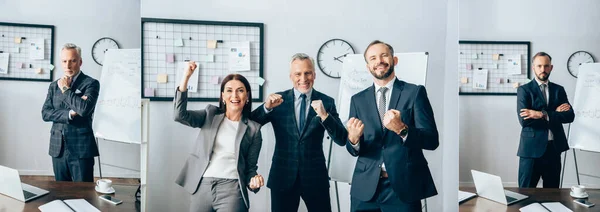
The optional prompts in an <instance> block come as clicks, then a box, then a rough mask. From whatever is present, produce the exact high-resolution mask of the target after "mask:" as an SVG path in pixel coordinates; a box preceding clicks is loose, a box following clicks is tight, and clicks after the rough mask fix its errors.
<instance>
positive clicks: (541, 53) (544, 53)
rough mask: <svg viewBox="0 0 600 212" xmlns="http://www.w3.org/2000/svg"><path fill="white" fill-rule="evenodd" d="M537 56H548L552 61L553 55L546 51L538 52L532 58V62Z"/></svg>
mask: <svg viewBox="0 0 600 212" xmlns="http://www.w3.org/2000/svg"><path fill="white" fill-rule="evenodd" d="M536 57H548V59H550V62H552V57H550V55H549V54H548V53H546V52H538V53H536V54H535V55H533V57H532V58H531V63H533V61H534V60H535V58H536Z"/></svg>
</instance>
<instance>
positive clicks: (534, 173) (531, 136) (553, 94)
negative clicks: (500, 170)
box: [517, 80, 575, 188]
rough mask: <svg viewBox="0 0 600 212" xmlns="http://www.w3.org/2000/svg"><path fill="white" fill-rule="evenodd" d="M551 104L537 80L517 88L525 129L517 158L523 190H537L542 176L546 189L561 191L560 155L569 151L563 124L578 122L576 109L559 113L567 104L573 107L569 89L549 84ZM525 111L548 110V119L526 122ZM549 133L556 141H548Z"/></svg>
mask: <svg viewBox="0 0 600 212" xmlns="http://www.w3.org/2000/svg"><path fill="white" fill-rule="evenodd" d="M547 89H548V94H549V95H548V104H546V101H545V100H544V97H543V94H542V90H541V89H540V85H539V84H538V82H537V81H536V80H531V82H529V83H527V84H525V85H522V86H520V87H519V88H518V89H517V116H518V117H519V123H520V124H521V126H522V129H521V139H520V142H519V150H518V152H517V156H519V157H520V160H519V187H522V188H528V187H536V186H537V183H538V181H539V178H540V176H541V177H542V178H543V179H544V187H545V188H546V187H550V188H558V186H559V181H560V167H561V162H560V154H561V153H562V152H564V151H566V150H568V149H569V144H568V143H567V137H566V136H565V131H564V130H563V126H562V124H563V123H571V122H573V120H574V119H575V113H574V112H573V108H572V107H571V109H569V110H568V111H564V112H557V111H556V108H558V106H560V105H561V104H563V103H567V104H569V100H568V99H567V93H566V92H565V89H564V88H563V87H562V86H560V85H557V84H555V83H552V82H549V83H548V88H547ZM521 109H531V110H536V111H545V112H546V113H547V114H548V120H546V119H527V120H525V119H523V117H521V116H520V115H519V114H520V113H521ZM548 130H550V131H551V132H552V134H553V137H554V139H553V140H552V141H548Z"/></svg>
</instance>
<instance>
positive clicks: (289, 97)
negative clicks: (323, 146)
mask: <svg viewBox="0 0 600 212" xmlns="http://www.w3.org/2000/svg"><path fill="white" fill-rule="evenodd" d="M283 98H284V99H283V103H282V104H283V105H280V106H284V108H289V110H287V112H285V113H288V114H286V116H285V117H288V123H294V130H292V131H294V133H293V134H294V135H296V137H298V138H299V137H300V133H299V132H298V122H297V121H296V108H295V105H294V101H295V99H294V89H291V90H290V91H289V92H288V93H287V94H286V95H285V96H283Z"/></svg>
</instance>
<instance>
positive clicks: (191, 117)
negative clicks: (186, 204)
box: [173, 90, 262, 208]
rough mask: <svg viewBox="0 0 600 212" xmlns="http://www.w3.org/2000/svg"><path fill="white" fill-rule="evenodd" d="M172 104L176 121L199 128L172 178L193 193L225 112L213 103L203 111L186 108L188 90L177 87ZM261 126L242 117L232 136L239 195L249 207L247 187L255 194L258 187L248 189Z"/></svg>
mask: <svg viewBox="0 0 600 212" xmlns="http://www.w3.org/2000/svg"><path fill="white" fill-rule="evenodd" d="M173 103H174V114H173V115H174V119H175V121H177V122H179V123H182V124H184V125H187V126H190V127H194V128H201V129H202V130H200V134H199V135H198V138H197V139H196V143H195V145H194V148H193V149H192V152H191V153H190V156H189V157H188V159H187V161H186V163H185V165H184V166H183V169H182V170H181V172H180V173H179V176H178V177H177V180H176V181H175V182H176V183H177V184H179V185H180V186H182V187H183V188H184V189H185V190H186V191H188V192H189V193H190V194H194V193H196V191H197V190H198V185H199V184H200V181H201V180H202V175H204V172H205V171H206V168H207V167H208V162H209V161H210V156H211V153H212V150H213V145H214V143H215V138H216V136H217V131H218V129H219V125H220V124H221V122H222V121H223V119H224V118H225V114H224V113H223V112H221V111H219V108H218V107H217V106H214V105H208V106H206V109H204V110H187V92H179V90H177V93H176V94H175V99H174V101H173ZM260 127H261V126H260V124H258V123H256V122H254V121H251V120H249V119H248V118H247V117H242V120H241V121H240V125H239V127H238V131H237V135H236V137H235V147H236V148H235V151H236V155H237V161H238V164H237V171H238V175H239V178H238V182H239V186H240V191H242V197H243V198H244V202H245V203H246V207H248V208H250V201H249V199H248V191H247V190H246V188H248V190H250V191H252V192H254V193H256V192H258V190H259V189H256V190H251V189H250V188H249V187H248V184H249V183H250V179H251V178H252V177H254V176H256V174H257V173H256V170H257V169H258V166H257V165H256V163H257V162H258V155H259V153H260V148H261V146H262V135H261V133H260Z"/></svg>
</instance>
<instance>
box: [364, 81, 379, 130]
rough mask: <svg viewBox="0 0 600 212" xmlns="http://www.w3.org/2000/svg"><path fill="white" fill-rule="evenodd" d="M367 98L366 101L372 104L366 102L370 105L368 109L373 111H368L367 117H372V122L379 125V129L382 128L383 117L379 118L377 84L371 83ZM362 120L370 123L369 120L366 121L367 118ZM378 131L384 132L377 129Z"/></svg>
mask: <svg viewBox="0 0 600 212" xmlns="http://www.w3.org/2000/svg"><path fill="white" fill-rule="evenodd" d="M366 98H367V99H366V102H367V103H369V102H370V103H371V104H365V105H366V106H367V107H370V108H367V110H366V111H371V112H369V113H371V114H368V113H367V117H366V118H370V119H371V122H372V123H374V124H375V125H376V126H377V127H379V129H382V127H383V125H382V124H381V119H380V118H379V109H377V98H375V85H371V87H369V88H368V91H367V94H366ZM369 105H370V106H369ZM362 121H363V123H368V122H365V121H366V120H362ZM376 132H382V131H381V130H376Z"/></svg>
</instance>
